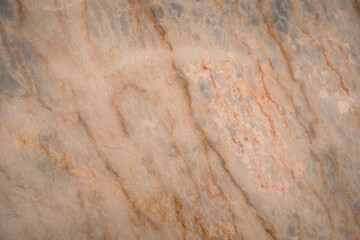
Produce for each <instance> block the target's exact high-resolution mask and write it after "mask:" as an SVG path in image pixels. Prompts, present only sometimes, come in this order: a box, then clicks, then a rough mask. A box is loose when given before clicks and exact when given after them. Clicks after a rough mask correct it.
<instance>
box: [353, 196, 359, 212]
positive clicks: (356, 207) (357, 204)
mask: <svg viewBox="0 0 360 240" xmlns="http://www.w3.org/2000/svg"><path fill="white" fill-rule="evenodd" d="M354 207H355V209H356V211H358V212H360V199H358V200H357V201H356V202H355V204H354Z"/></svg>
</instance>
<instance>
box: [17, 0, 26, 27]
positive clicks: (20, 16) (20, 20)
mask: <svg viewBox="0 0 360 240" xmlns="http://www.w3.org/2000/svg"><path fill="white" fill-rule="evenodd" d="M16 2H17V4H18V12H19V22H20V26H23V25H24V20H25V14H24V9H23V5H22V3H21V0H16Z"/></svg>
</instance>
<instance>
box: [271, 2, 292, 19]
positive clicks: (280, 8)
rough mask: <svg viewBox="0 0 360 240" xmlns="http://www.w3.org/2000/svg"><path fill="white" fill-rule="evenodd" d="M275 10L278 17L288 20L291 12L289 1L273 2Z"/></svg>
mask: <svg viewBox="0 0 360 240" xmlns="http://www.w3.org/2000/svg"><path fill="white" fill-rule="evenodd" d="M275 9H276V10H277V12H278V13H279V16H280V17H284V18H286V19H288V18H289V12H290V11H291V9H292V8H291V5H290V1H289V0H276V1H275Z"/></svg>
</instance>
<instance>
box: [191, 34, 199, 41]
mask: <svg viewBox="0 0 360 240" xmlns="http://www.w3.org/2000/svg"><path fill="white" fill-rule="evenodd" d="M192 38H193V39H194V41H196V42H199V41H200V37H199V34H197V33H195V34H193V35H192Z"/></svg>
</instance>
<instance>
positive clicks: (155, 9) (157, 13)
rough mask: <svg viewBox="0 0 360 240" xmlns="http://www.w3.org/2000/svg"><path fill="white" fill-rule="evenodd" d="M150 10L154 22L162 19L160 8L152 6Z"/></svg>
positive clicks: (162, 11)
mask: <svg viewBox="0 0 360 240" xmlns="http://www.w3.org/2000/svg"><path fill="white" fill-rule="evenodd" d="M150 9H151V10H152V11H153V13H154V15H155V18H156V21H159V20H162V19H164V10H163V9H162V7H161V6H158V5H154V6H152V7H151V8H150Z"/></svg>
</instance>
